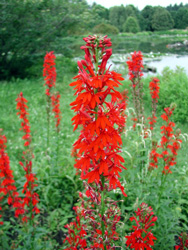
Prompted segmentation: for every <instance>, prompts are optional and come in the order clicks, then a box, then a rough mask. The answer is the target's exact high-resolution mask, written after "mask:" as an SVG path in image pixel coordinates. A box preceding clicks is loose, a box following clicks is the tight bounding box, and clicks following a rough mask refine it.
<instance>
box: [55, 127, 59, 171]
mask: <svg viewBox="0 0 188 250" xmlns="http://www.w3.org/2000/svg"><path fill="white" fill-rule="evenodd" d="M58 158H59V131H58V130H57V148H56V167H58Z"/></svg>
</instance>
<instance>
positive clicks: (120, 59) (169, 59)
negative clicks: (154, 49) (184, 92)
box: [108, 53, 188, 76]
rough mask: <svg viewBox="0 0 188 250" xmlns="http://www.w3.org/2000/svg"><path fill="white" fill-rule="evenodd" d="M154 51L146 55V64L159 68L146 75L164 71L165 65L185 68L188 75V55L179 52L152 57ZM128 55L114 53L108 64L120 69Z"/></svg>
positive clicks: (173, 67)
mask: <svg viewBox="0 0 188 250" xmlns="http://www.w3.org/2000/svg"><path fill="white" fill-rule="evenodd" d="M152 54H153V53H149V54H146V56H145V57H144V64H145V65H147V66H149V67H153V68H156V69H157V72H156V73H152V72H149V73H144V75H145V76H146V75H148V74H152V75H155V74H157V73H159V74H160V73H162V71H163V69H164V68H165V67H169V68H170V69H173V70H174V69H176V67H177V66H179V67H182V68H184V69H185V72H186V73H187V75H188V55H177V54H166V55H160V53H159V56H156V55H155V57H154V56H153V57H152ZM128 56H130V54H123V53H122V54H113V56H112V58H111V59H110V60H109V63H108V65H112V68H115V69H118V68H119V67H122V66H123V65H124V66H125V65H126V61H127V60H128Z"/></svg>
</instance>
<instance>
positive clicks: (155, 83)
mask: <svg viewBox="0 0 188 250" xmlns="http://www.w3.org/2000/svg"><path fill="white" fill-rule="evenodd" d="M149 88H150V94H151V98H152V117H148V120H150V121H149V124H150V130H153V128H154V124H155V123H156V119H157V117H156V111H157V103H158V99H159V89H160V87H159V79H158V78H156V77H154V78H153V79H152V81H151V82H150V84H149Z"/></svg>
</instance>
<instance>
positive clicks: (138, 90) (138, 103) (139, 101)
mask: <svg viewBox="0 0 188 250" xmlns="http://www.w3.org/2000/svg"><path fill="white" fill-rule="evenodd" d="M128 59H129V60H128V61H127V65H128V70H129V80H130V81H131V82H132V85H131V86H132V95H133V104H134V108H135V116H134V117H133V119H134V121H135V123H134V124H133V128H135V127H136V123H141V122H143V118H144V107H143V94H144V93H143V83H142V81H141V78H142V76H143V73H142V69H143V68H144V66H143V55H142V53H141V51H138V52H136V51H134V53H132V54H131V58H128Z"/></svg>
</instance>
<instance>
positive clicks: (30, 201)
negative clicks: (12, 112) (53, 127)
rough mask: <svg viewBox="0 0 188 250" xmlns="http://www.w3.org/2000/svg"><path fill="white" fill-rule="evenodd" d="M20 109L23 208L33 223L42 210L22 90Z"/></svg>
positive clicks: (19, 102)
mask: <svg viewBox="0 0 188 250" xmlns="http://www.w3.org/2000/svg"><path fill="white" fill-rule="evenodd" d="M16 101H17V106H16V109H17V110H18V112H17V115H18V116H19V118H20V119H21V120H22V122H21V128H20V130H23V133H24V135H23V137H22V139H23V140H24V141H25V142H24V147H25V151H24V152H23V156H22V158H23V160H22V161H21V162H20V165H21V166H22V167H23V169H24V171H25V178H26V182H25V184H24V187H23V190H22V193H23V194H24V198H23V208H24V209H25V216H24V217H23V221H26V222H27V221H28V220H29V221H30V223H31V224H33V218H34V215H35V214H38V213H39V212H40V211H39V209H38V207H37V204H38V202H39V195H38V194H37V193H36V192H35V187H36V186H37V184H36V183H35V181H36V180H37V178H36V176H35V174H34V173H33V172H32V158H33V157H34V156H33V153H32V149H31V146H30V144H31V133H30V132H31V131H30V124H29V119H28V115H29V113H28V111H27V110H28V106H27V104H26V103H27V100H26V99H25V98H24V96H23V93H22V92H21V93H20V94H19V95H18V98H17V99H16Z"/></svg>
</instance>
